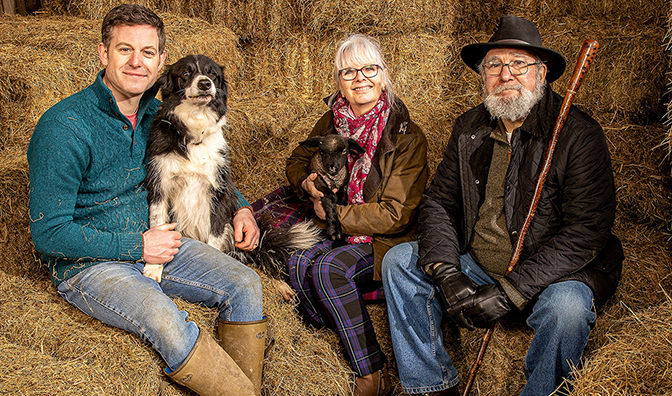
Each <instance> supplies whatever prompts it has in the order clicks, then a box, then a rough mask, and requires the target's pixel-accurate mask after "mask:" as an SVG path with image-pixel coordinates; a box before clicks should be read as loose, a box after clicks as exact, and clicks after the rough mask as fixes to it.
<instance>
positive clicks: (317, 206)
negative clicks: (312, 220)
mask: <svg viewBox="0 0 672 396" xmlns="http://www.w3.org/2000/svg"><path fill="white" fill-rule="evenodd" d="M315 179H317V173H311V174H310V175H308V177H307V178H306V179H305V180H304V181H303V182H301V188H303V190H304V191H305V192H306V193H308V195H309V196H310V202H312V203H313V210H314V211H315V216H317V217H318V218H320V219H322V220H324V219H326V218H327V213H326V212H325V211H324V208H323V207H322V197H323V196H324V194H322V192H321V191H320V190H318V189H317V188H315Z"/></svg>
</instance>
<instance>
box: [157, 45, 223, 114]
mask: <svg viewBox="0 0 672 396" xmlns="http://www.w3.org/2000/svg"><path fill="white" fill-rule="evenodd" d="M157 84H158V85H159V87H160V88H161V96H162V99H163V101H164V102H173V103H176V102H181V103H189V104H191V105H195V106H206V105H211V106H213V107H214V108H215V109H216V111H217V112H218V113H219V114H220V115H224V114H225V113H226V111H227V107H226V101H227V97H228V93H229V88H228V84H227V82H226V79H225V78H224V68H223V67H222V66H220V65H219V64H217V62H215V61H214V60H212V59H210V58H208V57H207V56H205V55H188V56H185V57H184V58H182V59H180V60H178V61H177V62H175V63H174V64H172V65H168V66H166V67H165V70H164V72H163V74H162V75H161V77H159V79H158V81H157Z"/></svg>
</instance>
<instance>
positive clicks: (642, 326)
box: [571, 289, 672, 396]
mask: <svg viewBox="0 0 672 396" xmlns="http://www.w3.org/2000/svg"><path fill="white" fill-rule="evenodd" d="M668 290H669V289H668ZM625 308H626V309H628V310H629V311H630V312H629V314H628V315H627V316H625V317H623V318H621V319H619V320H617V321H615V322H614V323H613V324H612V326H611V328H610V329H609V330H608V333H607V334H606V337H607V338H609V343H608V344H606V345H604V346H603V347H601V348H599V349H598V350H597V351H596V352H595V353H593V355H592V357H591V358H590V360H589V361H588V362H587V363H586V365H585V367H583V369H582V370H580V371H578V373H576V376H577V377H576V380H575V381H573V385H574V389H573V391H572V393H571V395H575V396H584V395H591V396H592V395H633V396H634V395H669V394H670V390H671V389H672V354H670V350H672V299H670V298H669V296H668V301H667V302H665V303H663V304H660V305H657V306H653V307H651V308H649V309H645V310H642V311H633V310H631V309H630V308H629V307H627V306H625Z"/></svg>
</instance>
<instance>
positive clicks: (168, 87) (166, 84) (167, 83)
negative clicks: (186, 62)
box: [156, 65, 173, 97]
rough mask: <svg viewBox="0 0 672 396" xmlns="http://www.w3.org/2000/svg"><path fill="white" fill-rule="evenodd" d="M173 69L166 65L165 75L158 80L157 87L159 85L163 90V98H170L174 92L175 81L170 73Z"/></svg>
mask: <svg viewBox="0 0 672 396" xmlns="http://www.w3.org/2000/svg"><path fill="white" fill-rule="evenodd" d="M172 68H173V65H166V66H165V67H164V68H163V73H162V74H161V76H160V77H159V79H158V80H156V85H158V86H159V88H160V89H161V96H162V97H166V96H169V95H170V93H171V92H173V79H172V78H170V72H171V71H172Z"/></svg>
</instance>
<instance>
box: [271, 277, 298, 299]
mask: <svg viewBox="0 0 672 396" xmlns="http://www.w3.org/2000/svg"><path fill="white" fill-rule="evenodd" d="M271 283H273V287H274V288H275V290H277V291H278V293H280V296H281V297H282V299H283V300H285V301H287V302H289V301H292V299H293V298H294V295H296V292H295V291H294V289H292V287H291V286H289V285H288V284H287V282H285V281H281V280H277V279H273V280H272V282H271Z"/></svg>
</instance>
